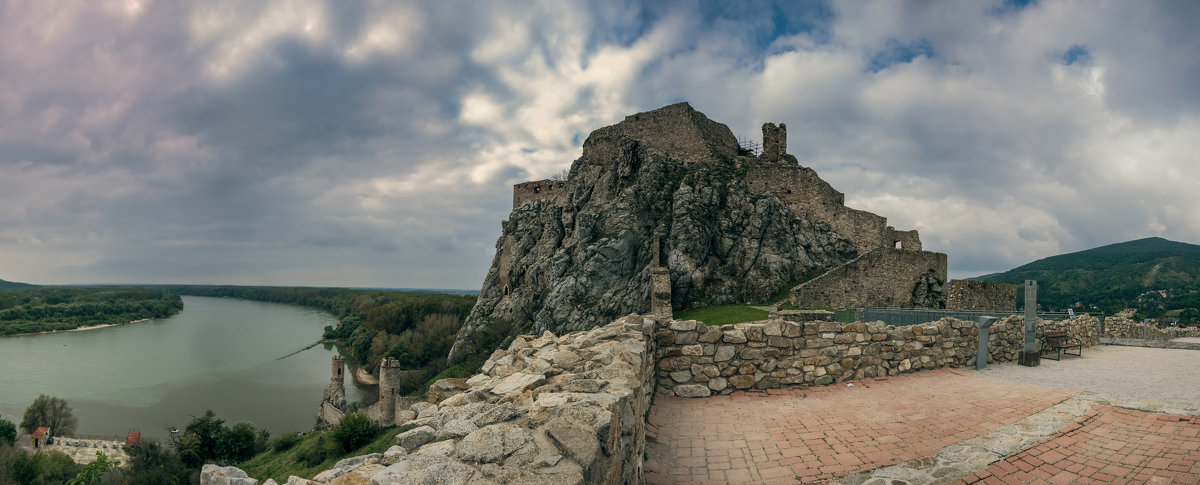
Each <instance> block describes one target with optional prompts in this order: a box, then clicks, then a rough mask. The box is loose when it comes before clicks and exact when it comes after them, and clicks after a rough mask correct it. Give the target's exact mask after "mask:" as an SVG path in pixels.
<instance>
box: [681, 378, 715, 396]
mask: <svg viewBox="0 0 1200 485" xmlns="http://www.w3.org/2000/svg"><path fill="white" fill-rule="evenodd" d="M710 382H711V380H710ZM672 390H673V391H675V395H676V396H679V397H708V396H710V395H712V391H711V390H710V389H709V388H708V386H705V385H700V384H680V385H678V386H675V387H674V388H672Z"/></svg>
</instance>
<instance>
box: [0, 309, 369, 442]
mask: <svg viewBox="0 0 1200 485" xmlns="http://www.w3.org/2000/svg"><path fill="white" fill-rule="evenodd" d="M183 302H184V310H183V312H181V313H179V314H178V315H175V316H174V317H171V318H166V319H162V320H152V321H149V322H145V323H139V324H135V325H125V326H121V327H114V328H107V329H99V330H93V331H85V332H67V333H57V334H48V335H33V336H24V337H8V338H0V416H3V417H5V419H9V420H15V421H19V418H20V416H21V414H23V413H24V410H25V407H27V406H28V405H29V403H31V402H32V401H33V399H34V398H36V397H37V396H38V394H47V395H51V396H58V397H62V398H64V399H66V400H67V401H68V402H69V403H70V405H71V407H72V408H73V409H74V410H75V415H76V417H78V418H79V430H78V432H79V433H80V434H111V435H124V434H125V432H126V431H127V430H128V429H129V428H141V430H142V433H143V434H144V435H146V436H150V437H157V438H165V437H166V436H167V431H166V430H167V429H168V428H169V427H170V426H172V425H173V426H177V427H180V428H182V427H183V426H184V425H186V424H187V423H188V422H189V421H190V420H191V417H192V416H194V415H199V414H202V413H203V412H204V411H205V410H207V409H212V410H213V411H214V412H216V413H217V415H218V416H220V417H221V418H223V419H225V420H226V422H227V423H228V424H233V423H236V422H239V421H250V422H253V423H255V424H256V425H259V426H263V427H266V428H267V429H269V430H270V431H271V433H272V434H273V435H278V434H280V433H284V432H287V431H301V430H307V429H310V428H311V427H312V425H313V423H314V422H315V420H316V412H317V405H318V404H319V402H320V399H321V393H322V392H323V391H324V389H325V386H326V385H327V384H328V383H329V375H330V374H329V373H330V369H329V363H330V357H331V356H333V355H335V354H336V353H337V348H336V347H335V346H333V345H331V344H326V345H318V346H315V347H313V348H311V349H308V350H305V351H303V352H300V353H298V354H296V355H293V356H290V357H287V358H286V359H283V360H276V359H278V358H280V357H283V356H285V355H287V354H290V353H292V352H295V351H296V350H298V349H301V348H303V347H305V346H308V345H311V344H312V343H313V342H315V341H316V340H317V339H319V338H320V336H321V330H322V328H323V327H324V326H326V325H333V324H335V323H336V321H335V320H334V318H333V317H332V316H330V315H328V314H325V313H322V312H319V311H315V310H310V309H306V308H302V307H295V306H289V305H279V304H273V303H260V302H251V301H245V300H234V299H227V298H205V297H192V296H185V297H183ZM345 374H346V375H350V373H349V372H346V373H345ZM373 387H374V386H369V387H360V386H357V385H350V383H347V386H346V392H347V396H346V397H347V399H349V400H351V401H359V400H363V399H364V397H365V396H371V399H374V395H375V389H374V388H373Z"/></svg>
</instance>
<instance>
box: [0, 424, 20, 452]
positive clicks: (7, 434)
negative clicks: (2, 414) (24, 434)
mask: <svg viewBox="0 0 1200 485" xmlns="http://www.w3.org/2000/svg"><path fill="white" fill-rule="evenodd" d="M16 441H17V426H16V425H15V424H13V422H12V421H9V420H7V419H0V446H4V445H10V446H11V445H12V444H13V443H15V442H16Z"/></svg>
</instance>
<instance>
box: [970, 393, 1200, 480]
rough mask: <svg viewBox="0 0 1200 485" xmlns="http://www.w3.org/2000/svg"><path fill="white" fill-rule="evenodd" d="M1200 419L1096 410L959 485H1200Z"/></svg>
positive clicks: (1114, 410)
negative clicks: (1156, 484)
mask: <svg viewBox="0 0 1200 485" xmlns="http://www.w3.org/2000/svg"><path fill="white" fill-rule="evenodd" d="M1197 438H1200V417H1196V416H1181V415H1174V414H1153V413H1146V412H1142V411H1131V410H1127V409H1118V408H1113V407H1109V406H1103V405H1094V406H1093V407H1092V409H1091V410H1089V411H1088V412H1087V414H1085V415H1084V416H1083V418H1082V419H1080V420H1079V421H1077V422H1076V423H1074V424H1071V425H1069V426H1067V427H1066V428H1064V429H1062V430H1060V431H1059V432H1058V433H1056V434H1055V435H1054V436H1052V437H1050V438H1047V439H1046V440H1043V441H1042V442H1040V443H1038V444H1036V445H1034V446H1031V447H1029V448H1026V449H1024V450H1021V452H1019V453H1017V454H1015V455H1012V456H1010V457H1008V458H1006V459H1004V460H1003V461H1000V462H998V463H995V464H993V465H992V466H990V467H988V468H986V469H984V470H983V471H980V472H978V473H976V474H974V475H971V476H968V477H966V478H964V479H963V480H962V481H961V482H959V483H985V484H992V483H1054V484H1058V483H1200V440H1198V439H1197Z"/></svg>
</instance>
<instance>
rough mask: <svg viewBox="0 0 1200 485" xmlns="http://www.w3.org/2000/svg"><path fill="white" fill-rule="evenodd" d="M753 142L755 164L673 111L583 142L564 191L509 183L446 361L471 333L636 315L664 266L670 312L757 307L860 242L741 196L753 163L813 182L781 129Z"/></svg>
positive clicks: (678, 109) (678, 108) (710, 127)
mask: <svg viewBox="0 0 1200 485" xmlns="http://www.w3.org/2000/svg"><path fill="white" fill-rule="evenodd" d="M764 133H765V134H766V135H767V138H768V139H767V141H769V142H770V143H769V145H771V146H770V147H768V148H770V150H766V151H764V154H763V155H762V156H755V155H754V154H752V153H750V152H748V151H745V150H741V149H740V148H739V146H738V144H737V140H736V139H735V138H734V136H733V133H732V132H731V131H730V130H729V128H728V127H727V126H725V125H723V124H721V123H717V122H715V121H712V120H709V119H708V118H707V117H706V116H704V114H702V113H700V112H698V111H696V110H694V109H692V107H691V106H690V105H688V104H687V103H679V104H675V105H671V106H667V107H664V108H660V109H658V110H654V111H650V112H646V113H640V114H636V115H633V116H629V117H626V119H625V120H624V121H622V122H621V123H618V124H616V125H612V126H608V127H605V128H601V129H599V130H596V131H595V132H593V133H592V134H591V135H590V136H589V137H588V138H587V140H586V141H585V142H584V144H583V156H582V157H580V158H579V159H578V160H576V161H575V162H574V163H573V164H572V165H571V170H570V172H569V176H568V178H567V180H566V181H565V182H563V181H550V180H547V181H540V182H529V183H525V184H520V185H518V186H517V187H516V188H515V191H514V197H513V199H514V207H513V211H512V213H511V214H510V216H509V219H508V220H507V221H504V223H503V234H502V235H501V236H500V239H499V241H498V242H497V244H496V256H495V258H494V260H493V261H492V266H491V269H490V270H489V271H488V274H487V277H486V278H485V280H484V283H483V287H482V289H481V292H480V295H479V300H478V302H477V303H476V306H475V308H474V309H473V310H472V312H471V314H470V315H469V316H468V317H467V319H466V321H465V322H464V327H463V331H461V332H459V336H458V340H457V341H456V342H455V346H454V349H453V350H452V351H451V356H450V357H451V360H454V361H457V360H460V359H461V358H462V357H464V356H466V355H469V354H470V353H474V352H476V349H473V348H472V343H473V339H472V336H473V334H474V333H475V332H476V331H477V330H478V329H479V328H480V327H486V326H488V325H491V324H493V323H494V322H497V321H500V320H510V321H513V322H515V323H517V324H518V327H522V326H524V325H532V329H533V331H534V332H535V333H539V332H542V331H551V332H556V333H561V332H566V331H572V330H579V329H585V328H590V327H593V326H595V325H598V324H601V323H603V322H606V321H610V320H612V319H613V318H616V317H618V316H620V315H625V314H629V313H648V312H649V311H650V310H651V298H650V296H651V294H652V282H651V273H652V270H653V269H654V268H656V267H664V268H669V272H670V282H671V285H670V286H671V291H670V300H671V305H672V307H673V308H675V309H679V308H688V307H695V306H702V305H716V304H726V303H735V302H745V301H766V300H768V299H769V298H770V297H771V296H772V295H773V294H775V293H777V292H779V291H781V290H784V289H788V288H790V287H791V286H793V285H794V284H795V283H797V282H799V281H801V280H803V279H806V278H808V277H812V276H814V275H816V274H820V273H823V272H824V271H825V270H827V269H828V268H831V267H834V266H837V265H840V264H842V263H844V262H846V261H849V260H851V259H853V258H855V257H857V256H858V255H859V252H860V246H861V244H860V245H856V243H855V242H854V241H851V240H850V239H849V238H848V237H847V236H846V235H843V234H840V233H838V232H836V231H834V230H833V227H832V226H831V225H830V223H829V222H826V221H822V220H817V219H815V218H812V217H810V216H809V214H807V213H806V212H804V211H802V210H798V207H799V206H797V205H796V204H790V203H787V202H785V201H783V200H781V199H780V197H778V196H776V195H774V194H772V193H771V192H770V191H768V190H766V189H765V188H764V189H763V190H752V189H751V182H753V180H750V179H752V177H749V178H748V177H747V174H748V173H749V172H750V171H751V170H752V169H754V170H759V169H760V167H762V166H775V165H778V166H779V167H780V169H781V170H784V171H785V172H787V173H792V172H798V171H801V170H802V169H803V170H807V171H808V172H811V169H804V168H803V167H800V166H799V165H798V163H797V162H796V159H795V158H794V157H792V156H791V155H786V154H785V153H783V152H784V150H785V149H786V148H785V147H786V140H785V139H784V138H783V137H784V136H785V133H786V131H785V130H784V127H782V125H781V126H778V127H777V126H775V125H773V124H768V126H767V127H764ZM762 173H767V172H762ZM812 177H815V174H814V175H812ZM821 183H822V184H823V182H821ZM758 185H761V186H763V187H767V186H768V185H770V184H765V183H764V184H758ZM827 186H828V184H824V187H827ZM826 191H827V192H828V191H832V189H831V188H828V189H827V190H826ZM787 192H788V193H790V192H791V190H787ZM833 193H836V191H833ZM840 195H841V194H840V193H836V196H839V197H840ZM830 213H831V214H832V213H833V212H832V211H831V212H830ZM872 216H873V215H872ZM831 217H832V216H831ZM873 217H875V218H876V219H878V221H875V222H879V223H880V224H882V223H883V222H884V221H885V219H883V218H882V217H878V216H873ZM888 229H890V228H888ZM882 230H883V227H882V226H880V227H879V228H878V231H882ZM842 232H847V231H842ZM872 237H874V236H872ZM882 238H883V236H882V235H880V236H878V237H876V239H879V240H880V243H879V244H883V243H882V242H881V240H882ZM860 239H861V238H860ZM872 241H874V239H872ZM526 328H528V327H526Z"/></svg>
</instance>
